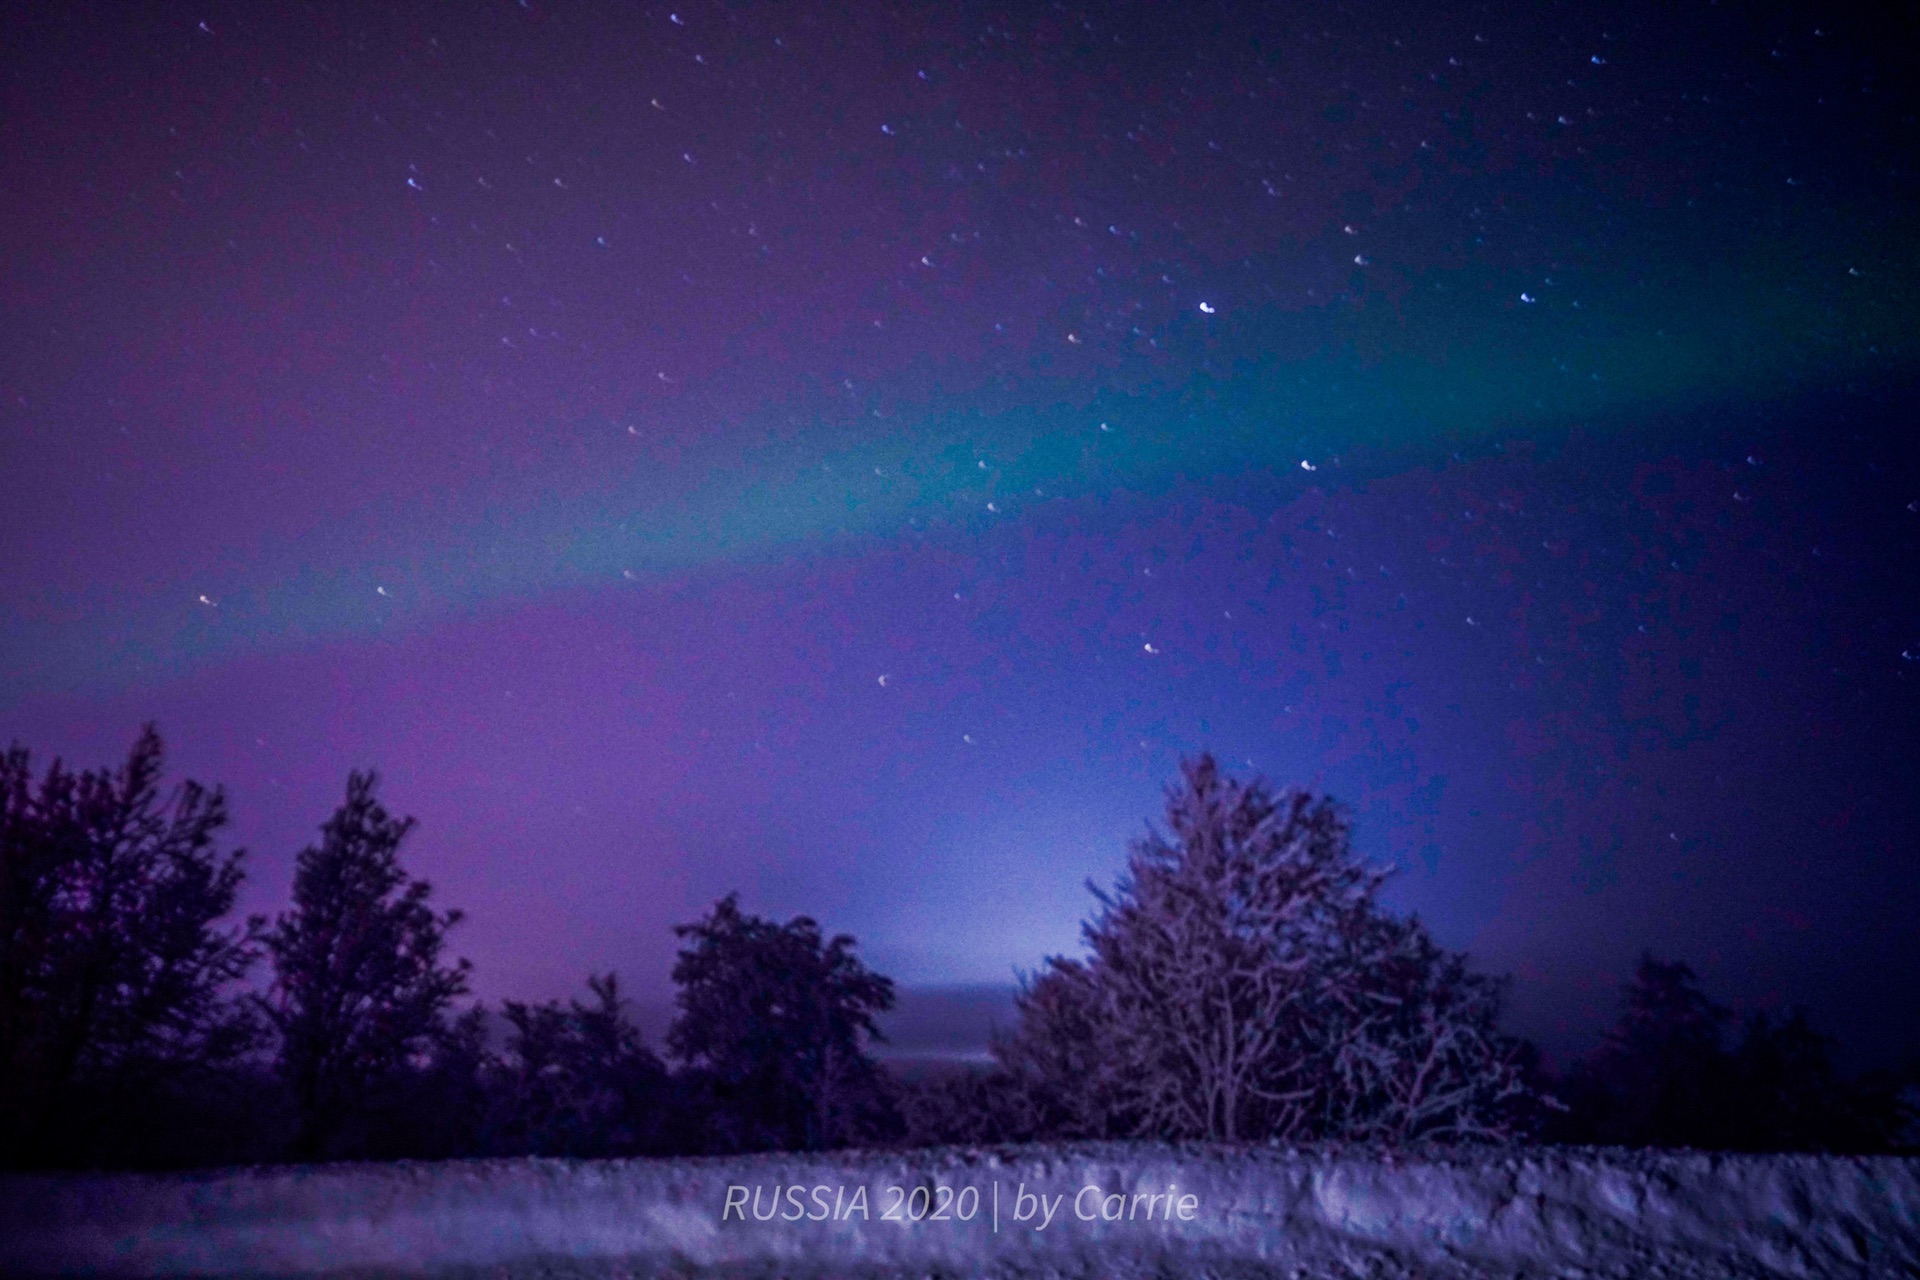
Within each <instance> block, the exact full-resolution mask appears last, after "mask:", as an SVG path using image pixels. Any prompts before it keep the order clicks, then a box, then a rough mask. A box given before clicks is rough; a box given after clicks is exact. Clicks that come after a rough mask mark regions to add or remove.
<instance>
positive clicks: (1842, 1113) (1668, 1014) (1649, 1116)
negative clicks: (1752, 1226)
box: [1554, 952, 1906, 1152]
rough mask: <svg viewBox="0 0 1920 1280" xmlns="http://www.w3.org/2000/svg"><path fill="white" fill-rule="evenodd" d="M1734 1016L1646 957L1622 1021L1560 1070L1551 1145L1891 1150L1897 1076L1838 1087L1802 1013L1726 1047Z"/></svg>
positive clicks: (1686, 978) (1748, 1030) (1749, 1022)
mask: <svg viewBox="0 0 1920 1280" xmlns="http://www.w3.org/2000/svg"><path fill="white" fill-rule="evenodd" d="M1732 1025H1733V1014H1732V1012H1731V1011H1730V1010H1728V1009H1726V1008H1725V1007H1723V1006H1722V1005H1720V1004H1718V1003H1717V1002H1715V1001H1714V1000H1713V999H1712V998H1711V997H1709V996H1708V995H1707V994H1706V993H1705V992H1704V991H1702V990H1701V989H1700V984H1699V980H1698V979H1697V978H1696V977H1695V976H1694V972H1693V970H1692V969H1691V968H1689V967H1688V966H1687V965H1686V964H1685V963H1683V962H1681V961H1678V960H1675V961H1670V962H1669V961H1660V960H1656V959H1655V958H1654V957H1653V955H1652V954H1651V953H1650V952H1649V953H1643V954H1642V955H1641V957H1640V963H1639V965H1638V966H1637V968H1636V969H1635V970H1634V975H1633V977H1632V979H1631V980H1629V981H1628V982H1627V984H1626V986H1625V988H1624V990H1623V991H1622V993H1621V1008H1620V1017H1619V1019H1618V1020H1617V1021H1616V1022H1615V1023H1614V1025H1613V1026H1612V1027H1611V1028H1609V1029H1608V1030H1607V1032H1606V1033H1605V1034H1604V1035H1603V1036H1602V1038H1601V1041H1600V1045H1599V1047H1598V1048H1596V1049H1595V1050H1594V1051H1593V1052H1592V1053H1590V1054H1588V1055H1587V1056H1586V1057H1585V1058H1582V1059H1581V1060H1579V1061H1578V1062H1576V1063H1575V1064H1574V1065H1573V1067H1572V1068H1571V1069H1570V1070H1569V1071H1568V1073H1567V1079H1566V1082H1565V1084H1564V1086H1563V1088H1562V1092H1563V1093H1565V1095H1566V1096H1567V1098H1568V1101H1569V1102H1570V1103H1571V1104H1572V1110H1571V1113H1570V1114H1569V1115H1568V1116H1566V1117H1565V1118H1564V1119H1563V1120H1562V1121H1561V1122H1560V1123H1558V1124H1557V1125H1555V1126H1554V1136H1556V1137H1559V1138H1563V1139H1566V1140H1570V1141H1576V1142H1598V1143H1607V1144H1614V1145H1620V1146H1634V1147H1698V1148H1704V1149H1712V1150H1736V1151H1847V1152H1871V1151H1888V1150H1893V1149H1895V1148H1896V1147H1897V1146H1898V1145H1899V1143H1900V1141H1901V1129H1902V1127H1903V1125H1904V1123H1905V1115H1904V1107H1903V1104H1902V1101H1901V1089H1902V1087H1903V1085H1904V1084H1905V1083H1906V1082H1905V1081H1904V1080H1903V1079H1902V1078H1901V1077H1899V1076H1897V1075H1887V1074H1881V1075H1875V1076H1870V1077H1868V1078H1866V1079H1863V1080H1848V1079H1843V1078H1842V1077H1841V1076H1840V1074H1839V1072H1838V1071H1837V1070H1836V1069H1835V1067H1834V1064H1833V1047H1834V1046H1833V1041H1832V1040H1831V1039H1829V1038H1828V1037H1826V1036H1823V1035H1821V1034H1820V1033H1819V1032H1817V1031H1815V1030H1814V1029H1813V1028H1812V1026H1810V1025H1809V1024H1808V1022H1807V1019H1806V1014H1805V1012H1804V1011H1803V1010H1800V1009H1792V1010H1790V1011H1788V1012H1787V1014H1786V1015H1785V1016H1774V1015H1771V1014H1767V1013H1754V1014H1752V1015H1750V1016H1748V1017H1747V1019H1746V1020H1745V1021H1744V1023H1743V1024H1742V1025H1741V1029H1740V1036H1739V1038H1738V1041H1737V1042H1736V1043H1734V1044H1733V1046H1732V1047H1731V1048H1730V1047H1728V1035H1727V1033H1728V1029H1729V1028H1730V1027H1731V1026H1732Z"/></svg>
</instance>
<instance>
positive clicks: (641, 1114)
mask: <svg viewBox="0 0 1920 1280" xmlns="http://www.w3.org/2000/svg"><path fill="white" fill-rule="evenodd" d="M587 987H588V989H589V990H590V991H591V992H592V993H593V1002H592V1003H591V1004H582V1003H581V1002H580V1001H578V1000H573V1001H570V1002H569V1003H567V1004H566V1005H562V1004H561V1003H560V1002H559V1001H558V1000H553V1001H549V1002H547V1003H546V1004H536V1005H529V1004H523V1003H521V1002H519V1001H516V1000H509V1001H507V1002H506V1005H505V1009H504V1012H505V1014H506V1019H507V1022H508V1023H509V1024H510V1025H511V1027H512V1031H511V1033H510V1036H509V1039H508V1043H507V1053H506V1058H505V1061H504V1062H503V1064H502V1070H503V1074H504V1075H505V1090H504V1092H505V1095H506V1096H505V1098H504V1100H503V1110H504V1113H505V1114H504V1115H503V1116H502V1117H501V1120H500V1132H499V1134H498V1136H497V1138H496V1142H495V1146H496V1147H497V1149H499V1150H500V1151H502V1152H503V1153H507V1154H523V1153H524V1154H535V1155H554V1156H608V1155H623V1156H624V1155H636V1154H641V1153H645V1152H651V1151H654V1150H657V1149H658V1148H659V1147H660V1145H661V1142H662V1136H663V1133H664V1131H665V1122H666V1119H667V1117H666V1116H665V1115H664V1114H663V1108H664V1106H665V1103H666V1089H667V1085H668V1080H667V1073H666V1068H665V1067H664V1066H662V1065H661V1062H660V1059H659V1058H657V1057H655V1056H654V1054H653V1052H652V1051H651V1050H649V1049H648V1048H647V1047H646V1045H645V1044H644V1043H642V1041H641V1038H640V1029H639V1028H638V1027H636V1026H634V1024H633V1022H632V1021H631V1020H630V1019H629V1018H628V1017H627V1010H626V1005H627V1001H626V998H625V997H624V996H622V995H621V994H620V981H619V978H618V977H617V976H616V975H614V974H611V973H609V974H607V975H606V976H605V977H600V976H598V975H595V976H591V977H589V978H588V979H587Z"/></svg>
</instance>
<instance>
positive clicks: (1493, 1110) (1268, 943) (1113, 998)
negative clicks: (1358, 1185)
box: [997, 755, 1527, 1141]
mask: <svg viewBox="0 0 1920 1280" xmlns="http://www.w3.org/2000/svg"><path fill="white" fill-rule="evenodd" d="M1181 771H1182V777H1181V782H1180V783H1179V784H1177V785H1175V786H1173V787H1171V788H1169V789H1168V792H1167V805H1166V823H1167V830H1166V833H1165V834H1162V833H1161V832H1160V831H1158V830H1155V829H1153V828H1149V830H1148V833H1147V835H1146V837H1145V838H1144V839H1142V840H1139V841H1137V842H1136V843H1135V845H1134V848H1133V852H1132V856H1131V858H1130V859H1129V861H1128V865H1127V871H1126V874H1125V875H1124V876H1122V878H1121V880H1120V882H1119V884H1118V885H1117V887H1116V889H1115V891H1114V892H1113V893H1112V894H1107V893H1105V892H1103V891H1102V890H1100V889H1099V888H1098V887H1097V886H1094V885H1091V884H1090V885H1089V886H1088V887H1089V888H1090V889H1092V891H1093V893H1094V895H1095V896H1096V898H1098V900H1099V902H1100V909H1099V911H1098V913H1097V914H1096V915H1095V917H1094V918H1093V919H1092V920H1090V921H1089V922H1088V923H1087V924H1086V926H1085V928H1084V931H1083V933H1084V937H1085V939H1086V942H1087V946H1088V949H1089V951H1090V952H1091V955H1090V957H1089V959H1088V960H1086V961H1085V962H1078V961H1072V960H1061V959H1057V958H1056V959H1054V960H1052V961H1050V962H1049V967H1048V969H1047V970H1046V971H1045V972H1044V973H1043V974H1042V975H1041V976H1040V977H1039V978H1037V979H1035V980H1033V981H1031V982H1029V983H1028V984H1027V985H1026V987H1025V989H1024V990H1023V992H1022V994H1021V997H1020V1000H1019V1011H1020V1015H1021V1021H1020V1025H1019V1028H1018V1030H1017V1031H1016V1033H1015V1034H1014V1035H1013V1036H1011V1037H1009V1038H1008V1039H1007V1040H1005V1041H1003V1042H1002V1043H1001V1044H1000V1045H999V1046H998V1047H997V1052H998V1053H999V1055H1000V1058H1001V1061H1002V1062H1003V1064H1005V1065H1006V1066H1007V1068H1008V1069H1009V1070H1010V1071H1012V1072H1014V1073H1016V1074H1019V1075H1022V1076H1023V1077H1025V1078H1026V1079H1027V1080H1029V1081H1030V1082H1031V1083H1032V1085H1033V1087H1035V1088H1036V1089H1037V1091H1038V1093H1039V1096H1040V1097H1041V1098H1043V1099H1045V1100H1047V1101H1049V1102H1052V1103H1053V1104H1054V1106H1055V1108H1056V1114H1057V1113H1058V1111H1059V1110H1060V1109H1062V1108H1064V1110H1065V1111H1066V1112H1067V1126H1068V1131H1070V1132H1071V1131H1074V1130H1081V1131H1085V1130H1088V1129H1095V1130H1098V1129H1105V1130H1107V1131H1112V1130H1113V1129H1115V1128H1118V1129H1119V1130H1120V1131H1121V1132H1130V1133H1137V1134H1143V1135H1152V1136H1159V1137H1171V1138H1188V1137H1191V1138H1209V1139H1220V1140H1227V1141H1232V1140H1238V1139H1247V1138H1286V1139H1296V1138H1308V1137H1366V1138H1376V1139H1393V1140H1411V1139H1414V1138H1433V1137H1469V1136H1501V1135H1504V1134H1505V1133H1507V1132H1508V1131H1509V1130H1510V1128H1511V1126H1512V1117H1511V1115H1510V1110H1511V1107H1512V1104H1514V1103H1517V1102H1518V1101H1519V1100H1520V1099H1521V1098H1522V1097H1523V1096H1524V1095H1525V1094H1526V1092H1527V1090H1526V1089H1525V1086H1524V1085H1523V1083H1522V1081H1521V1078H1520V1057H1521V1050H1520V1046H1519V1044H1518V1042H1517V1041H1514V1040H1512V1039H1511V1038H1509V1037H1505V1036H1502V1035H1500V1034H1499V1032H1498V1029H1497V1026H1496V1021H1497V1017H1498V1013H1499V989H1498V986H1497V984H1494V983H1492V982H1491V981H1490V980H1487V979H1483V978H1479V977H1476V976H1474V975H1472V974H1470V973H1469V972H1468V971H1467V969H1466V966H1465V960H1464V958H1463V957H1459V956H1455V955H1453V954H1451V953H1448V952H1446V951H1444V950H1442V949H1441V948H1440V947H1438V946H1437V944H1435V943H1434V942H1433V940H1432V939H1431V937H1430V936H1428V934H1427V933H1426V931H1425V929H1424V927H1423V926H1421V925H1420V924H1419V922H1418V921H1417V920H1409V921H1401V920H1395V919H1393V918H1391V917H1389V916H1388V915H1387V914H1386V913H1385V912H1384V911H1383V910H1382V909H1381V907H1380V906H1379V904H1378V902H1377V894H1378V891H1379V888H1380V886H1381V884H1382V883H1383V882H1384V880H1385V878H1386V876H1385V873H1383V872H1379V871H1375V870H1372V869H1370V868H1368V867H1366V866H1364V865H1363V864H1362V863H1360V862H1359V861H1358V860H1357V858H1356V857H1355V856H1354V854H1353V851H1352V846H1351V843H1350V839H1349V832H1348V826H1347V822H1346V819H1345V817H1344V816H1343V815H1342V813H1341V812H1340V810H1339V809H1338V807H1337V806H1335V805H1334V804H1333V802H1332V801H1330V800H1327V799H1325V798H1324V797H1322V798H1315V797H1313V796H1311V795H1309V794H1307V793H1305V792H1302V791H1291V790H1290V791H1286V792H1282V793H1278V794H1276V793H1274V792H1273V791H1272V790H1271V789H1270V788H1269V787H1268V786H1267V784H1266V783H1265V782H1264V781H1262V780H1260V779H1257V778H1256V779H1254V780H1253V781H1251V782H1248V783H1241V782H1238V781H1236V780H1233V779H1230V778H1227V777H1225V776H1223V775H1222V774H1221V772H1220V770H1219V768H1218V766H1217V765H1216V763H1215V762H1214V760H1213V758H1212V757H1211V756H1208V755H1202V756H1201V757H1199V759H1197V760H1195V761H1190V762H1183V763H1182V766H1181Z"/></svg>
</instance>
